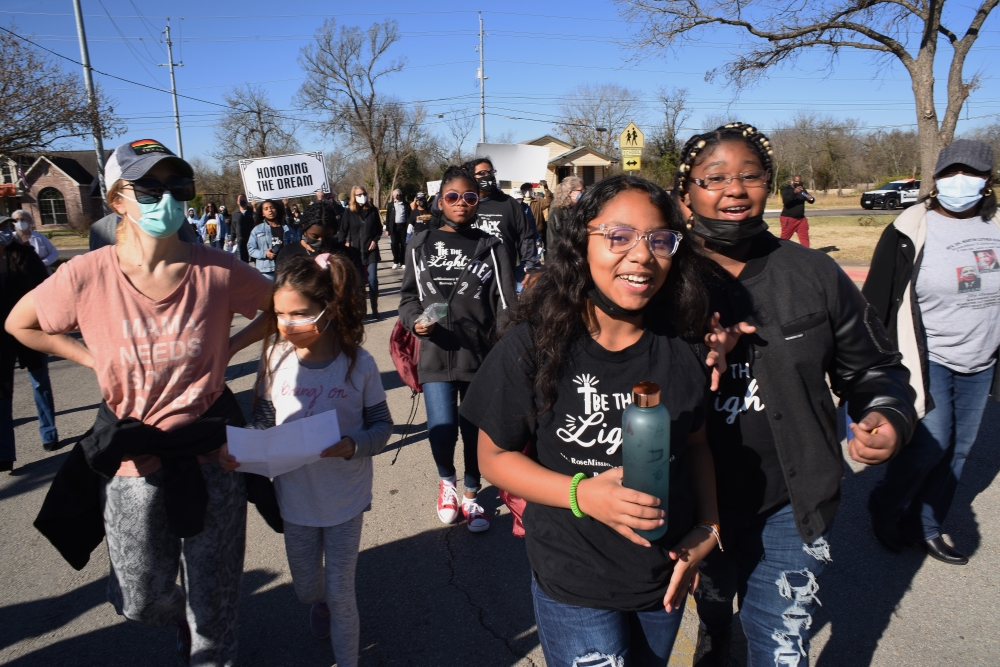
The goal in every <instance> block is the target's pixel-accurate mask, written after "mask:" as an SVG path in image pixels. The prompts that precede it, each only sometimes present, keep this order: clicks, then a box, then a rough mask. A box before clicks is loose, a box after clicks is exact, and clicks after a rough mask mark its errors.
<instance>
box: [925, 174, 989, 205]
mask: <svg viewBox="0 0 1000 667" xmlns="http://www.w3.org/2000/svg"><path fill="white" fill-rule="evenodd" d="M934 183H935V185H936V186H937V191H938V195H937V200H938V201H939V202H940V203H941V206H944V207H945V208H946V209H948V210H949V211H951V212H952V213H961V212H962V211H968V210H969V209H970V208H972V207H973V206H975V205H976V204H978V203H979V200H980V199H982V198H983V188H984V187H985V186H986V179H985V178H980V177H979V176H968V175H966V174H955V175H954V176H949V177H948V178H939V179H937V180H936V181H934Z"/></svg>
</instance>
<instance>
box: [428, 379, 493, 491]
mask: <svg viewBox="0 0 1000 667" xmlns="http://www.w3.org/2000/svg"><path fill="white" fill-rule="evenodd" d="M423 389H424V404H425V405H426V406H427V438H428V440H430V441H431V454H432V455H433V456H434V463H435V464H436V465H437V469H438V476H439V477H441V479H445V478H446V477H454V476H455V445H456V444H457V443H458V433H459V431H461V432H462V449H463V451H464V453H465V490H466V491H474V492H478V491H479V489H480V487H481V486H482V485H481V484H480V476H479V450H478V446H479V442H478V441H479V429H478V428H477V427H476V425H475V424H473V423H472V422H470V421H469V420H468V419H466V418H465V417H461V416H459V414H458V401H459V398H460V397H461V399H462V400H465V392H466V391H468V389H469V383H468V382H457V381H456V382H425V383H424V384H423Z"/></svg>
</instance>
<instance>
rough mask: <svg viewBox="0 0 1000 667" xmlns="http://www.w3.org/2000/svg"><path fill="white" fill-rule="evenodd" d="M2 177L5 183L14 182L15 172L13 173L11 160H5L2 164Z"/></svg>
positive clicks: (0, 168) (0, 173) (0, 169)
mask: <svg viewBox="0 0 1000 667" xmlns="http://www.w3.org/2000/svg"><path fill="white" fill-rule="evenodd" d="M0 179H3V182H4V183H13V182H14V174H12V173H11V171H10V162H7V160H4V161H3V164H0Z"/></svg>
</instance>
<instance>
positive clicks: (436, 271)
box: [427, 228, 481, 295]
mask: <svg viewBox="0 0 1000 667" xmlns="http://www.w3.org/2000/svg"><path fill="white" fill-rule="evenodd" d="M480 238H481V236H480V234H479V232H478V231H477V230H475V229H473V228H470V229H469V230H468V231H464V230H455V231H454V232H446V231H444V230H442V229H432V230H431V231H430V234H429V235H428V237H427V246H428V247H429V250H430V252H429V253H428V256H427V270H428V271H429V272H430V274H431V277H432V278H433V279H434V282H435V283H437V285H438V286H439V287H441V288H442V292H443V293H444V294H446V295H447V294H449V293H450V292H451V288H452V287H454V286H455V283H457V282H458V279H459V277H460V276H461V275H462V274H463V273H464V272H465V269H466V267H467V266H468V265H469V260H471V259H472V256H473V255H475V254H476V248H477V247H478V246H479V239H480Z"/></svg>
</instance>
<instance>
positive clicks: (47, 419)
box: [28, 362, 59, 445]
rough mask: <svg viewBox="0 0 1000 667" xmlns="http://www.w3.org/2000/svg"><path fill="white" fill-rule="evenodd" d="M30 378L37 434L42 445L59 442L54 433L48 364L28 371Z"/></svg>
mask: <svg viewBox="0 0 1000 667" xmlns="http://www.w3.org/2000/svg"><path fill="white" fill-rule="evenodd" d="M28 377H30V378H31V389H32V390H33V392H34V394H35V408H37V410H38V433H39V434H40V435H41V436H42V444H45V445H47V444H49V443H53V442H57V441H58V440H59V433H58V432H57V431H56V407H55V403H54V401H53V400H52V385H51V384H50V383H49V364H48V362H45V363H43V364H42V365H41V366H39V367H38V368H36V369H35V370H29V371H28Z"/></svg>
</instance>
